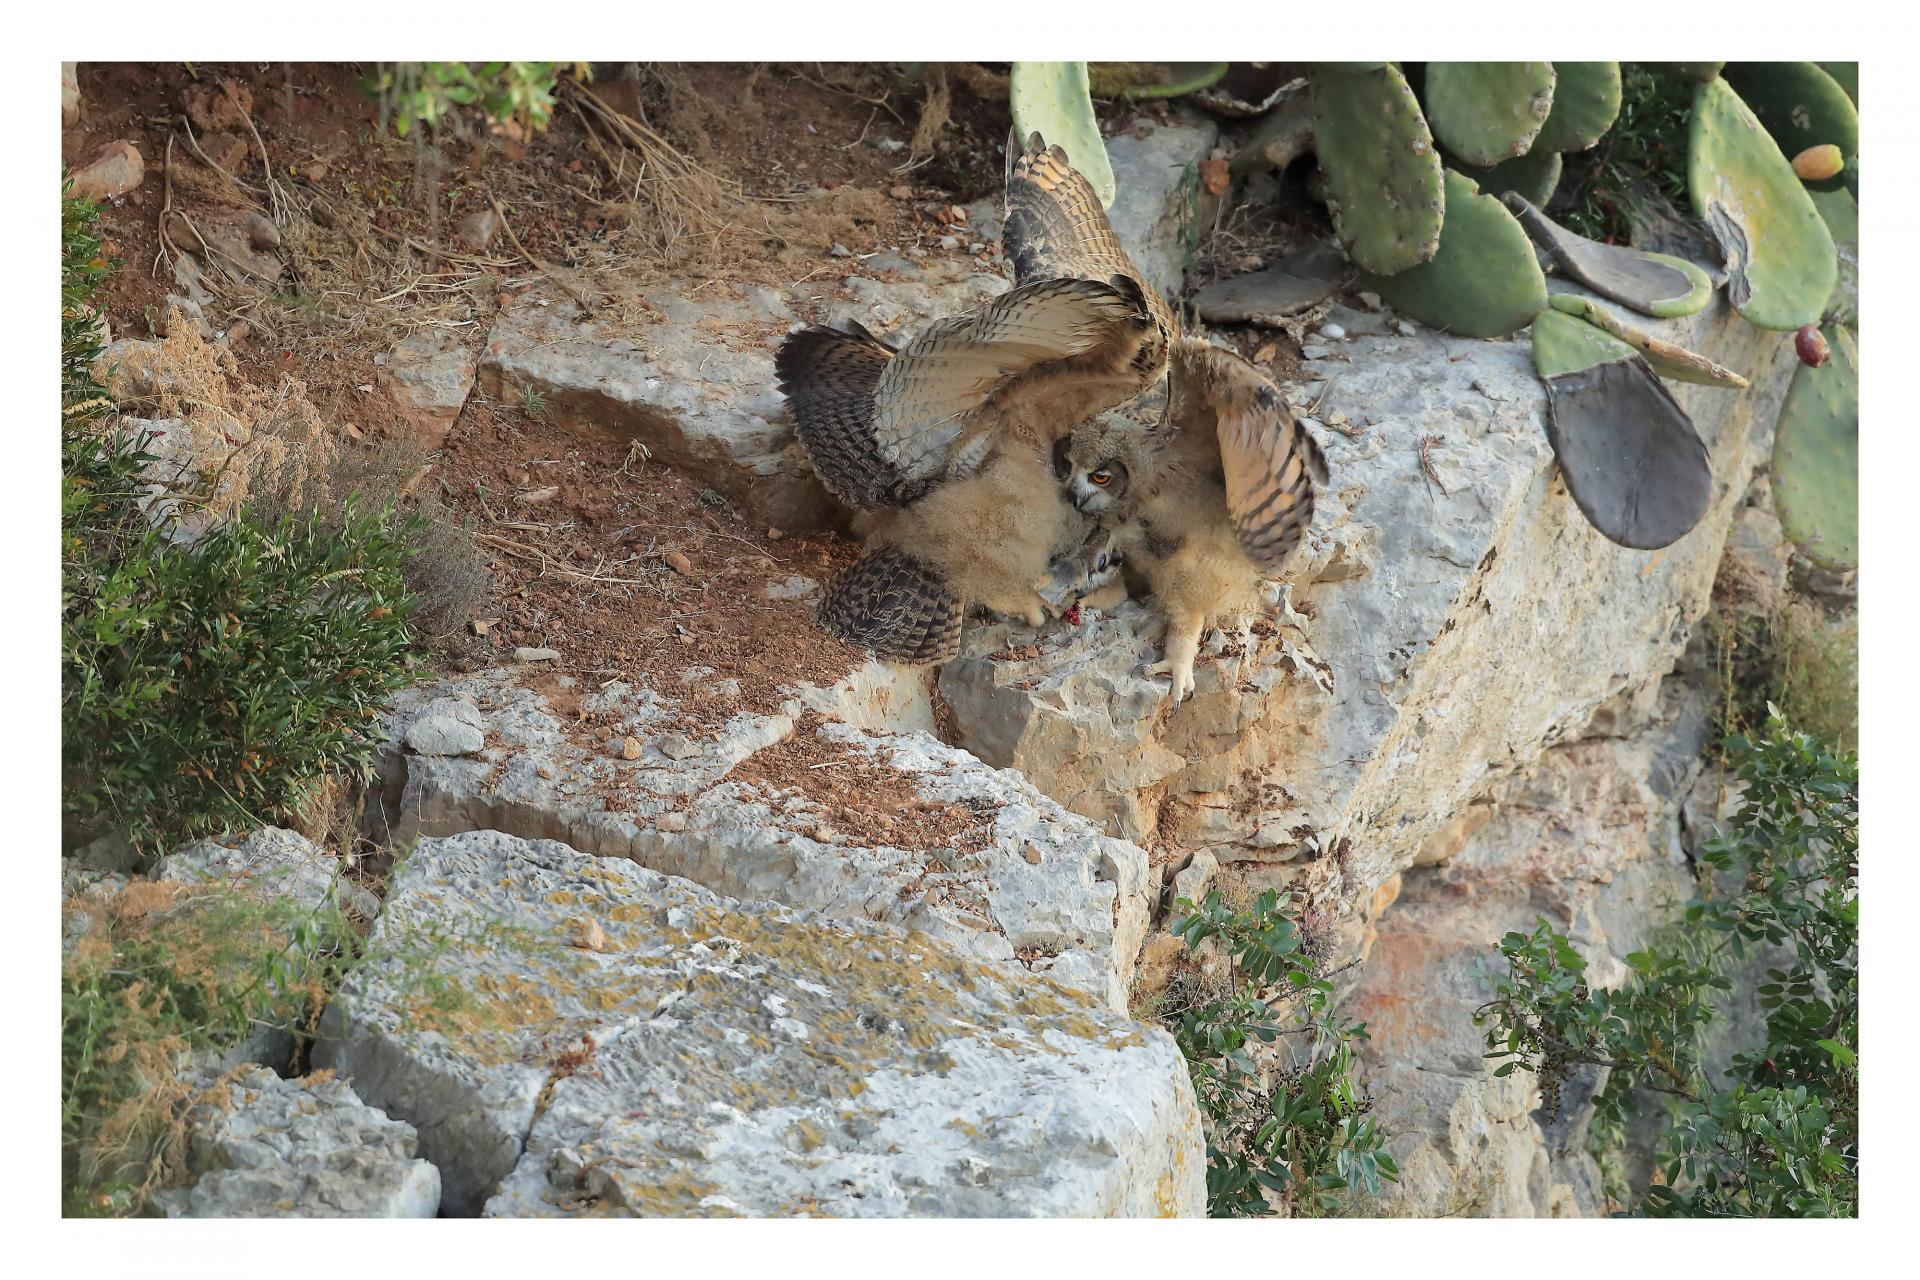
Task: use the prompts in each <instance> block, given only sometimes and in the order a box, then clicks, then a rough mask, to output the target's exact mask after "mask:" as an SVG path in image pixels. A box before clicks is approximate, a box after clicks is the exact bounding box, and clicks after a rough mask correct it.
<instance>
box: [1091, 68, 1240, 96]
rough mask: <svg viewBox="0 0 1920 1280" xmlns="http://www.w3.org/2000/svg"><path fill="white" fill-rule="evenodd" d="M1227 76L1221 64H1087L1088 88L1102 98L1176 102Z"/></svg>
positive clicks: (1225, 69)
mask: <svg viewBox="0 0 1920 1280" xmlns="http://www.w3.org/2000/svg"><path fill="white" fill-rule="evenodd" d="M1226 74H1227V64H1226V63H1224V62H1090V63H1088V64H1087V85H1088V88H1089V89H1091V90H1094V91H1096V92H1098V93H1099V94H1100V96H1101V97H1103V98H1131V99H1132V100H1133V101H1135V102H1144V101H1146V100H1148V99H1151V98H1179V97H1183V96H1185V95H1186V94H1189V93H1198V92H1199V91H1200V90H1202V89H1205V88H1207V87H1208V86H1209V85H1212V84H1214V83H1216V82H1217V81H1218V80H1219V79H1220V77H1222V76H1224V75H1226Z"/></svg>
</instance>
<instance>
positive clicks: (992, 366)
mask: <svg viewBox="0 0 1920 1280" xmlns="http://www.w3.org/2000/svg"><path fill="white" fill-rule="evenodd" d="M1142 313H1143V304H1142V302H1141V300H1140V298H1139V297H1138V295H1137V294H1134V293H1132V292H1130V291H1129V290H1127V289H1125V288H1123V287H1118V286H1115V285H1113V284H1110V283H1105V282H1102V281H1097V280H1040V281H1035V282H1033V283H1032V284H1025V285H1020V286H1017V287H1015V288H1013V289H1010V290H1008V291H1007V292H1006V293H1003V294H1001V295H1000V296H999V297H998V298H995V299H994V300H993V301H992V302H991V303H989V304H988V305H987V306H986V307H984V308H982V309H981V310H979V311H978V312H975V313H973V314H971V315H965V316H957V317H954V318H953V319H950V320H943V321H941V322H940V323H939V324H936V325H933V326H932V327H931V328H929V329H927V331H926V332H924V333H922V334H921V335H920V336H918V337H917V338H915V339H914V340H913V341H911V342H909V343H908V344H907V345H906V346H905V347H902V348H899V349H897V350H896V349H894V348H892V347H889V346H887V345H886V344H885V343H882V342H880V341H879V340H878V339H877V338H875V337H874V336H873V335H872V334H870V333H868V332H867V331H866V330H865V329H862V328H860V326H858V325H852V326H850V327H849V328H846V329H836V328H832V327H829V326H824V325H815V326H813V327H811V328H807V329H802V330H800V331H799V332H797V333H795V334H793V335H791V336H790V337H789V338H788V339H787V340H786V342H785V343H784V344H782V346H781V348H780V353H779V355H778V357H776V359H775V361H774V369H775V372H776V374H777V375H778V377H779V380H780V387H781V390H782V391H784V392H785V393H786V396H787V400H788V403H789V404H790V405H791V406H792V409H793V418H794V430H795V434H796V435H797V436H798V437H799V440H800V445H801V447H802V448H803V449H805V450H806V453H807V457H808V458H809V460H811V461H812V463H813V465H814V470H815V471H816V472H818V474H819V475H820V478H821V481H822V482H823V483H824V484H825V485H826V486H827V488H828V489H829V490H831V491H832V492H833V493H834V495H835V496H837V497H839V498H841V499H842V500H844V501H846V502H849V503H851V504H852V505H854V506H856V507H860V508H862V509H868V510H870V509H873V508H876V507H887V506H901V505H904V504H905V503H908V502H911V501H913V500H914V499H915V498H916V497H918V496H919V495H920V494H922V493H924V492H926V490H927V489H929V488H931V487H932V486H933V485H935V484H938V483H939V482H940V481H941V480H942V479H945V478H946V477H947V476H948V474H949V467H950V465H951V464H952V463H953V462H954V460H955V457H956V455H957V454H958V453H959V452H960V451H961V449H962V448H963V446H964V445H966V444H969V443H975V442H978V443H991V441H990V440H987V441H981V440H980V436H981V434H982V432H981V430H979V429H978V428H979V426H980V424H981V423H982V422H983V421H986V420H987V419H985V417H984V415H982V413H981V411H982V410H983V409H984V408H986V406H987V404H988V401H989V399H990V398H991V397H992V396H994V395H995V393H997V392H1000V391H1002V390H1003V389H1005V388H1007V387H1009V386H1011V385H1012V384H1014V383H1016V382H1018V381H1019V380H1021V379H1023V378H1027V377H1030V376H1035V375H1037V374H1040V373H1042V372H1043V371H1044V370H1045V369H1046V367H1047V366H1048V365H1051V364H1053V363H1056V362H1058V361H1062V360H1068V359H1071V358H1073V357H1074V356H1077V355H1083V354H1085V353H1086V352H1088V351H1092V350H1095V349H1096V348H1098V347H1100V346H1102V345H1104V344H1106V343H1108V342H1110V341H1113V340H1114V335H1115V333H1116V331H1119V330H1124V329H1128V328H1130V327H1137V326H1138V325H1139V324H1141V323H1142V320H1143V315H1142ZM963 438H964V439H963ZM980 452H981V453H984V450H981V451H980Z"/></svg>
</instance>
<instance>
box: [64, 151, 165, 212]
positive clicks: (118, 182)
mask: <svg viewBox="0 0 1920 1280" xmlns="http://www.w3.org/2000/svg"><path fill="white" fill-rule="evenodd" d="M146 174H147V165H146V162H145V161H144V160H142V159H141V158H140V148H138V147H136V146H134V145H133V144H132V143H131V142H109V143H108V144H107V145H106V146H104V147H102V148H100V150H99V152H98V153H97V154H96V155H95V156H94V158H93V162H92V163H91V164H89V165H87V167H86V168H84V169H82V170H80V172H78V173H76V174H74V175H73V190H72V191H71V192H70V194H71V195H72V197H73V198H74V199H76V200H92V201H94V202H95V203H98V202H99V201H102V200H111V199H113V198H114V197H115V196H123V195H125V194H126V193H127V192H129V191H131V190H133V189H134V188H135V187H137V186H139V185H140V180H141V179H142V178H144V177H146Z"/></svg>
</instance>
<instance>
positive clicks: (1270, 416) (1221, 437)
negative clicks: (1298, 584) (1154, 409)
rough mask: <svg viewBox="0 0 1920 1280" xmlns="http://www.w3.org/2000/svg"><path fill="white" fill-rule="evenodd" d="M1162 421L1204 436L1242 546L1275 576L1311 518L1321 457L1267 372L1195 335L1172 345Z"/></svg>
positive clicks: (1323, 467) (1323, 474)
mask: <svg viewBox="0 0 1920 1280" xmlns="http://www.w3.org/2000/svg"><path fill="white" fill-rule="evenodd" d="M1171 364H1172V375H1171V382H1172V388H1171V390H1172V396H1173V398H1172V402H1171V404H1170V407H1169V426H1170V427H1171V428H1172V429H1173V430H1177V431H1180V432H1182V433H1186V432H1198V433H1202V434H1203V435H1204V436H1207V437H1211V438H1212V441H1213V443H1214V444H1215V445H1216V446H1217V447H1218V449H1219V451H1220V465H1221V470H1222V472H1223V474H1224V475H1225V478H1226V487H1227V514H1228V517H1229V519H1231V521H1232V523H1233V531H1234V535H1235V536H1236V537H1237V538H1238V539H1239V542H1240V547H1241V550H1243V551H1245V552H1246V553H1247V558H1248V559H1249V560H1252V561H1253V562H1254V564H1255V565H1257V566H1258V567H1259V568H1260V569H1261V570H1262V571H1263V572H1266V573H1278V572H1279V571H1280V569H1281V566H1282V565H1283V564H1284V563H1285V562H1286V559H1287V557H1288V556H1289V555H1290V554H1292V552H1293V549H1294V548H1295V547H1297V546H1299V545H1300V541H1301V539H1302V538H1304V537H1305V536H1306V532H1307V528H1308V526H1309V525H1311V524H1312V523H1313V495H1314V486H1315V485H1316V484H1319V485H1325V484H1326V483H1327V482H1328V477H1327V460H1326V457H1325V455H1323V454H1322V453H1321V452H1320V446H1319V445H1318V444H1317V443H1316V442H1315V441H1314V439H1313V437H1312V436H1310V435H1308V434H1307V430H1306V428H1305V427H1303V426H1301V425H1300V423H1299V422H1298V420H1296V419H1295V418H1294V416H1293V413H1292V412H1291V411H1290V410H1289V409H1288V408H1287V402H1286V399H1285V397H1283V396H1282V395H1281V394H1280V389H1279V388H1278V387H1276V386H1274V385H1273V382H1272V381H1271V380H1270V379H1268V378H1267V376H1266V375H1265V374H1263V373H1261V372H1260V370H1258V369H1257V368H1255V367H1254V366H1253V365H1252V364H1250V363H1248V362H1247V361H1246V360H1244V359H1242V358H1241V357H1239V356H1237V355H1235V354H1234V353H1233V352H1231V351H1227V350H1225V349H1224V348H1221V347H1216V346H1214V345H1212V344H1211V343H1208V342H1203V341H1201V340H1199V339H1197V338H1183V339H1181V340H1180V341H1179V342H1178V343H1176V344H1175V345H1174V349H1173V354H1172V357H1171Z"/></svg>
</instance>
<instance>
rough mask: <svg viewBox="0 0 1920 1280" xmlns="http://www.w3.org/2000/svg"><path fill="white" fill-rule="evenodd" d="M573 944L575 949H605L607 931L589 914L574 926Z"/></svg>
mask: <svg viewBox="0 0 1920 1280" xmlns="http://www.w3.org/2000/svg"><path fill="white" fill-rule="evenodd" d="M573 945H574V949H575V950H577V951H605V950H607V931H606V930H605V929H602V928H601V927H600V922H599V921H598V920H595V919H593V918H592V917H591V916H589V917H587V918H586V919H584V920H582V921H580V922H579V923H578V924H577V925H575V926H574V930H573Z"/></svg>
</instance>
